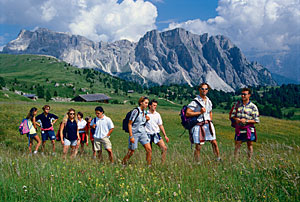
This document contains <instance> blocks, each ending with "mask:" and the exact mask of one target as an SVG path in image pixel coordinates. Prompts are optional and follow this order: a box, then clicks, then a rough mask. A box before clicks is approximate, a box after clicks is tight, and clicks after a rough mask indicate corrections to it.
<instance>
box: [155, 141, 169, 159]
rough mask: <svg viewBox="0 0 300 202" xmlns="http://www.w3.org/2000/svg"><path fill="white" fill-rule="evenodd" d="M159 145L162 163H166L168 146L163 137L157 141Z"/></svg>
mask: <svg viewBox="0 0 300 202" xmlns="http://www.w3.org/2000/svg"><path fill="white" fill-rule="evenodd" d="M157 146H159V148H160V150H161V163H162V164H164V163H165V161H166V155H167V146H166V144H165V142H164V141H163V139H161V140H159V142H158V143H157Z"/></svg>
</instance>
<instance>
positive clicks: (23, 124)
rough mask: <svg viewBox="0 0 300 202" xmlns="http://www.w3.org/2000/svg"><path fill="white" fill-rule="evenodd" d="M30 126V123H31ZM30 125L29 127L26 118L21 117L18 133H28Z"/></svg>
mask: <svg viewBox="0 0 300 202" xmlns="http://www.w3.org/2000/svg"><path fill="white" fill-rule="evenodd" d="M31 127H32V125H31ZM31 127H30V128H29V125H28V119H23V120H22V121H21V124H20V126H19V132H20V135H24V134H28V133H29V131H30V129H31Z"/></svg>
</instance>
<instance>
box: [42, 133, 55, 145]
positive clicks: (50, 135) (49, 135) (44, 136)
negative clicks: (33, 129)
mask: <svg viewBox="0 0 300 202" xmlns="http://www.w3.org/2000/svg"><path fill="white" fill-rule="evenodd" d="M48 138H49V139H50V140H56V136H55V133H54V131H53V130H42V141H43V142H44V141H46V140H48Z"/></svg>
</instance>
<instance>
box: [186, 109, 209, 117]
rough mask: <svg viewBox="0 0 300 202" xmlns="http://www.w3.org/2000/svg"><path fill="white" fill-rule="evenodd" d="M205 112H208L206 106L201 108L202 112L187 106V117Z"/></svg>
mask: <svg viewBox="0 0 300 202" xmlns="http://www.w3.org/2000/svg"><path fill="white" fill-rule="evenodd" d="M205 112H206V109H205V108H204V107H202V108H201V110H200V112H194V111H193V110H192V109H190V108H187V110H186V116H187V117H193V116H200V115H201V114H204V113H205Z"/></svg>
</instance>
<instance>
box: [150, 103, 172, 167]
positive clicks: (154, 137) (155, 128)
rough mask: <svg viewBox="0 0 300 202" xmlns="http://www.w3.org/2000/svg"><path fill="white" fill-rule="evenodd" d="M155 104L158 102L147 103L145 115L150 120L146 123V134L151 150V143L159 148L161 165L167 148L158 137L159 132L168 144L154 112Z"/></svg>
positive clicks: (158, 117)
mask: <svg viewBox="0 0 300 202" xmlns="http://www.w3.org/2000/svg"><path fill="white" fill-rule="evenodd" d="M157 104H158V102H157V101H156V100H151V101H150V102H149V110H148V111H147V115H148V116H149V118H150V120H149V121H147V122H146V132H147V135H148V137H149V139H150V145H151V148H152V143H154V144H156V145H157V146H159V147H160V149H161V163H162V164H164V163H165V160H166V155H167V146H166V145H165V142H164V140H163V139H162V138H161V136H160V135H159V132H160V131H162V133H163V135H164V137H165V139H166V142H167V143H168V142H169V138H168V137H167V135H166V132H165V128H164V126H163V122H162V119H161V116H160V114H159V113H158V112H157V111H156V107H157Z"/></svg>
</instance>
